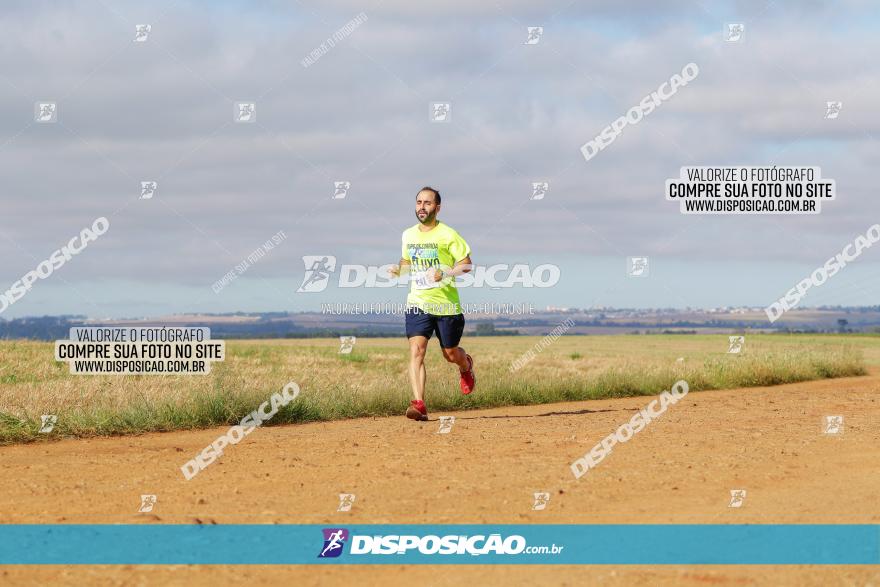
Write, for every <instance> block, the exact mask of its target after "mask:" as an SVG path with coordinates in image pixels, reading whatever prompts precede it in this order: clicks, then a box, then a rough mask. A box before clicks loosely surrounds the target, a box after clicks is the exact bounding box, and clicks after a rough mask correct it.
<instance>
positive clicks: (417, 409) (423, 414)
mask: <svg viewBox="0 0 880 587" xmlns="http://www.w3.org/2000/svg"><path fill="white" fill-rule="evenodd" d="M406 417H407V418H409V419H410V420H420V421H424V420H427V419H428V408H426V407H425V402H423V401H422V400H420V399H414V400H412V401H411V402H410V403H409V407H408V408H407V409H406Z"/></svg>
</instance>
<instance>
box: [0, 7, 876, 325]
mask: <svg viewBox="0 0 880 587" xmlns="http://www.w3.org/2000/svg"><path fill="white" fill-rule="evenodd" d="M661 5H662V8H661V7H660V6H661ZM361 14H362V16H361V20H362V21H363V22H362V23H361V24H359V25H358V26H357V27H356V28H355V29H354V30H353V31H351V33H350V34H348V35H347V36H345V34H343V35H341V36H344V38H342V40H340V41H337V42H335V46H333V47H332V48H330V49H329V51H327V52H326V53H325V54H323V55H321V56H320V58H319V59H317V61H315V62H314V63H312V64H311V65H309V66H308V67H305V66H304V65H303V63H302V60H303V59H304V58H305V57H306V56H308V55H309V54H310V53H312V51H314V50H315V49H316V48H317V47H319V46H320V45H321V43H322V42H324V41H325V40H326V39H327V38H328V37H331V36H332V35H333V34H334V32H336V31H337V30H338V29H340V27H343V26H344V25H345V24H346V23H347V22H349V21H351V20H352V19H355V18H357V17H358V15H361ZM364 19H365V20H364ZM727 23H743V24H744V35H743V38H742V40H741V41H740V42H735V43H732V42H726V41H725V39H724V29H725V26H726V24H727ZM138 24H149V25H150V26H151V29H150V32H149V35H148V36H147V39H146V40H145V41H144V42H134V38H135V27H136V25H138ZM530 26H542V27H544V29H543V35H542V37H541V39H540V41H539V42H538V43H536V44H525V43H524V41H525V40H526V38H527V27H530ZM878 26H880V9H878V7H877V5H876V4H874V3H871V2H856V1H848V2H830V1H829V2H821V1H812V2H809V1H807V2H803V1H801V2H793V1H792V2H783V1H776V2H772V1H771V2H765V1H763V0H761V1H757V2H711V1H706V2H704V1H700V0H688V1H684V0H683V1H680V2H675V1H672V2H664V3H657V2H647V1H641V0H639V1H634V2H618V1H612V0H608V1H590V0H579V1H575V2H570V1H569V0H562V1H558V2H542V3H534V2H526V1H525V0H522V1H520V0H515V1H507V2H502V1H499V2H497V3H496V2H493V1H489V2H472V1H467V2H465V1H462V0H443V1H430V2H410V1H404V0H384V1H383V0H375V1H372V2H359V1H355V0H330V1H326V0H325V1H323V2H294V1H291V2H281V1H277V2H274V1H262V2H239V1H223V2H207V1H205V2H185V1H180V2H174V1H167V2H149V3H147V2H139V3H133V2H117V1H112V2H111V1H110V0H106V1H96V2H85V1H82V2H65V1H57V2H44V1H40V0H29V1H27V2H4V7H3V13H2V15H0V89H2V91H0V103H2V104H0V105H2V107H0V169H2V177H3V180H4V181H3V184H2V188H0V189H2V191H0V194H2V196H0V197H2V212H0V258H2V259H3V262H2V264H0V293H2V292H3V291H6V289H7V288H9V287H10V286H11V285H12V284H13V283H14V282H15V281H16V280H18V279H20V278H21V277H22V276H23V275H24V274H25V273H27V272H28V271H30V270H32V269H34V268H35V267H36V266H37V265H38V264H39V263H40V262H41V261H43V260H45V259H47V258H48V257H49V256H50V255H51V254H52V252H53V251H55V250H56V249H58V248H60V247H61V246H63V245H64V244H65V243H67V242H68V241H69V240H70V239H71V238H72V237H73V236H75V235H76V234H78V233H79V231H80V230H81V229H82V228H83V227H85V226H88V225H91V224H92V222H93V221H94V219H95V218H98V217H101V216H104V217H107V218H108V219H109V221H110V229H109V230H108V231H107V233H106V234H104V235H103V236H101V237H100V238H99V239H98V240H97V241H95V242H94V243H91V244H90V245H89V246H88V248H87V249H86V250H84V251H83V252H81V253H80V254H78V255H76V256H75V257H73V258H72V259H71V260H70V261H69V262H67V263H66V264H65V265H64V266H63V267H61V268H60V269H58V270H57V271H55V272H54V273H53V274H52V275H51V276H50V277H49V278H47V279H44V280H39V281H37V282H36V283H35V284H34V286H33V288H32V289H31V290H30V291H28V293H27V294H26V295H25V296H24V297H23V298H21V299H19V300H18V301H16V302H15V303H14V304H12V305H10V306H9V307H8V308H7V309H6V310H5V311H4V312H3V313H2V314H0V317H2V318H7V319H9V318H14V317H19V316H25V315H42V314H85V315H88V316H92V317H110V316H113V317H121V316H144V315H146V316H155V315H160V314H166V313H176V312H194V311H202V312H227V311H238V310H243V311H270V310H273V311H281V310H290V311H299V310H318V309H319V308H320V303H321V302H325V301H351V302H358V301H360V302H363V301H402V300H403V298H404V296H405V291H404V290H402V289H400V290H395V289H392V290H389V289H378V290H377V289H359V290H350V289H344V290H343V289H337V288H335V287H333V286H331V287H329V288H328V289H327V290H326V291H325V292H323V293H321V294H297V293H296V289H297V287H298V286H299V285H300V283H301V282H302V280H303V276H304V266H303V261H302V257H303V256H304V255H332V256H335V257H336V258H337V262H338V263H339V264H367V265H369V264H377V265H378V264H382V263H388V262H394V261H396V260H397V259H398V257H399V253H400V233H401V231H402V230H403V229H404V228H406V227H408V226H411V225H412V224H414V222H415V218H414V215H413V206H414V199H415V194H416V192H417V191H418V188H420V187H421V186H423V185H426V184H430V185H434V186H435V187H437V188H438V189H439V190H440V191H441V193H442V194H443V208H442V211H441V214H440V218H441V219H442V220H444V221H445V222H447V223H448V224H450V225H451V226H453V227H454V228H456V229H457V230H458V231H459V232H460V233H461V234H462V235H463V236H464V238H465V239H466V240H467V241H468V242H469V243H470V245H471V248H472V251H473V253H472V258H473V260H474V262H476V263H478V264H493V263H508V264H512V263H530V264H532V265H537V264H540V263H554V264H556V265H558V266H559V267H560V271H561V277H560V280H559V283H558V284H557V285H556V286H555V287H553V288H546V289H527V288H512V289H503V290H488V289H486V290H476V289H470V290H468V291H467V293H463V301H472V302H477V301H497V302H504V303H508V302H524V303H534V304H535V305H536V306H537V307H543V306H545V305H548V304H552V305H557V306H577V307H589V306H602V305H605V306H617V307H624V306H626V307H670V306H671V307H685V306H691V307H714V306H722V305H752V306H766V305H767V304H769V303H770V302H772V301H773V300H774V299H776V298H778V297H780V296H781V295H783V294H784V293H785V291H786V290H788V289H789V288H791V287H792V286H794V285H795V284H796V283H797V282H798V281H800V280H801V279H803V278H804V277H806V276H807V275H808V274H809V273H810V272H812V271H813V269H815V268H816V267H818V266H820V265H822V264H823V263H824V262H825V261H826V260H827V259H828V258H829V257H831V256H833V255H834V254H836V253H838V252H839V251H840V250H841V249H842V248H843V247H844V246H845V245H846V244H847V243H849V242H852V241H853V239H854V238H855V237H856V236H857V235H858V234H863V233H864V232H865V231H866V230H867V228H868V227H869V226H871V225H872V224H875V223H877V222H880V204H878V200H877V198H878V194H877V190H876V179H875V177H874V174H875V173H876V172H877V170H878V168H880V165H878V164H880V141H878V139H880V128H878V127H880V114H878V111H877V108H876V104H877V102H878V101H880V82H878V79H880V76H878V73H880V71H878V69H880V66H878V63H877V59H876V55H877V54H878V52H880V40H878V35H877V31H878ZM689 62H694V63H697V64H698V65H699V70H700V73H699V76H698V77H697V79H695V80H694V81H692V82H691V83H690V84H688V85H687V86H686V87H684V88H682V89H680V90H679V91H678V93H677V94H676V95H675V96H673V97H672V98H671V99H669V100H668V101H666V102H664V103H663V104H662V105H661V106H660V107H658V108H657V109H656V110H655V111H654V112H652V113H651V114H650V115H648V116H646V117H645V118H644V119H643V120H642V121H641V122H640V123H639V124H637V125H631V126H628V127H627V128H625V129H624V131H623V132H622V133H621V135H620V136H619V137H618V138H617V139H616V140H615V141H614V143H613V144H611V145H610V146H608V148H606V149H605V150H603V151H602V152H601V153H600V154H599V155H597V156H596V157H595V158H593V159H591V160H590V161H586V160H585V159H584V157H583V156H582V155H581V153H580V150H579V149H580V146H581V145H582V144H584V143H585V142H586V141H588V140H589V139H591V138H593V137H595V136H596V135H597V134H598V133H599V132H600V131H601V130H602V129H603V128H604V127H606V126H607V125H609V124H610V123H611V122H612V121H613V120H615V119H616V118H617V117H619V116H621V115H624V114H625V113H626V111H627V110H628V109H630V108H631V107H632V106H635V105H637V104H638V103H639V101H640V100H641V99H642V98H643V97H644V96H646V95H648V94H649V93H650V92H652V91H654V90H656V89H657V87H658V86H659V85H660V84H661V83H662V82H664V81H666V80H668V79H669V78H670V77H671V76H672V75H673V74H675V73H677V72H680V71H681V69H682V68H683V67H684V65H685V64H687V63H689ZM827 101H840V102H842V103H843V107H842V110H841V113H840V115H839V117H838V118H837V119H833V120H831V119H826V118H825V110H826V102H827ZM39 102H54V103H56V104H57V121H56V122H54V123H46V124H43V123H37V122H35V120H34V108H35V103H39ZM236 102H254V103H255V104H256V121H255V122H253V123H239V122H235V120H234V119H235V117H234V113H235V104H236ZM432 102H449V103H450V104H451V117H450V121H449V122H446V123H437V122H432V121H431V120H430V118H429V111H430V104H431V103H432ZM685 165H710V166H717V165H755V166H759V165H760V166H764V165H779V166H783V165H797V166H818V167H821V169H822V174H823V176H824V177H828V178H833V179H835V180H836V183H837V190H838V196H837V199H836V200H835V201H830V202H825V203H824V205H823V207H822V212H821V214H819V215H815V216H803V215H802V216H798V215H782V216H767V215H738V216H710V215H706V216H691V215H689V216H685V215H682V214H681V213H680V212H679V210H678V205H677V204H676V203H673V202H667V201H665V199H664V194H663V190H664V181H665V180H666V179H667V178H671V177H676V176H677V175H678V171H679V168H680V167H682V166H685ZM142 181H156V182H157V183H158V190H157V191H156V193H155V195H154V197H152V198H150V199H140V195H141V182H142ZM335 181H349V182H351V188H350V189H349V191H348V194H347V196H346V197H345V198H343V199H333V197H332V196H333V194H334V182H335ZM534 181H547V182H549V185H550V189H549V192H548V193H547V195H546V196H545V197H544V198H543V199H540V200H534V199H531V196H532V182H534ZM278 231H284V234H286V235H287V238H286V240H284V241H283V242H282V243H281V244H279V245H278V246H277V247H276V248H275V249H273V250H272V251H271V252H270V253H269V254H267V255H266V256H265V257H264V258H262V259H261V260H259V261H258V262H257V263H255V264H254V265H253V266H252V267H250V268H249V269H248V270H247V272H246V273H245V274H243V275H241V276H239V277H238V278H237V279H235V280H234V281H233V282H232V283H230V284H229V285H227V286H226V287H225V288H223V289H222V291H220V292H219V293H215V292H214V291H213V289H212V285H213V284H214V283H215V282H216V281H217V280H219V279H220V278H222V277H223V275H224V274H227V273H228V272H229V271H231V270H234V268H235V266H236V265H238V264H239V263H241V262H242V260H243V259H245V258H246V257H247V256H248V255H249V254H250V253H251V252H252V251H253V250H254V249H256V248H257V247H259V246H260V245H261V244H262V243H263V242H265V241H266V240H268V239H270V238H271V237H272V235H274V234H276V233H278ZM877 249H880V247H875V248H872V249H868V250H867V251H866V252H865V253H864V254H863V255H862V256H861V257H860V258H859V259H858V260H857V261H855V262H854V263H852V264H851V265H850V266H848V267H846V268H845V269H844V270H843V271H841V272H840V273H838V274H837V275H836V276H834V277H833V278H832V279H831V280H829V281H828V282H827V283H825V284H824V285H823V286H822V287H820V288H814V289H813V290H811V291H810V292H809V294H808V295H807V297H805V299H804V301H803V302H802V303H803V304H804V305H810V306H813V305H822V304H844V305H862V304H865V305H867V304H877V303H878V299H880V297H878V293H880V250H877ZM628 256H647V257H648V258H649V265H650V272H649V275H648V276H647V277H643V278H631V277H627V275H626V259H627V257H628Z"/></svg>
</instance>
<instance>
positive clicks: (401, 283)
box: [296, 255, 560, 293]
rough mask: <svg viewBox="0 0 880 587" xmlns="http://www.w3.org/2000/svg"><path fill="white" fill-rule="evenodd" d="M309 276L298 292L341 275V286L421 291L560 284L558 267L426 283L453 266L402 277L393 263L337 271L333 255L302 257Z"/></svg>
mask: <svg viewBox="0 0 880 587" xmlns="http://www.w3.org/2000/svg"><path fill="white" fill-rule="evenodd" d="M302 260H303V265H304V266H305V275H304V276H303V280H302V284H301V285H300V286H299V288H298V289H297V290H296V291H297V293H318V292H321V291H324V290H325V289H326V288H327V285H328V284H329V283H330V281H331V278H330V276H331V275H333V274H338V278H337V283H336V285H337V287H409V286H410V281H411V280H415V281H416V284H417V287H418V288H419V289H425V288H432V287H443V286H446V285H448V284H449V283H450V282H452V281H453V280H454V281H455V287H489V288H492V289H497V288H507V287H516V286H520V287H553V286H554V285H556V284H557V283H558V282H559V275H560V270H559V267H558V266H557V265H553V264H550V263H543V264H540V265H536V266H535V267H534V268H533V267H531V266H530V265H528V264H527V263H516V264H513V265H509V264H507V263H496V264H494V265H469V266H468V268H469V269H470V270H471V271H470V272H467V273H463V274H461V275H457V276H451V275H444V276H443V277H442V278H441V279H440V280H439V281H436V282H433V283H432V282H431V280H428V281H425V282H424V283H422V281H420V276H422V274H424V273H425V272H426V271H434V270H435V269H436V270H441V271H443V272H448V271H449V270H451V269H452V268H451V267H447V266H445V265H436V266H435V267H432V268H431V269H428V270H425V271H411V272H407V271H406V270H405V271H404V272H403V273H402V274H401V275H400V276H399V277H396V276H393V275H392V274H391V273H389V269H391V268H392V267H397V266H396V265H394V264H393V263H389V264H386V265H348V264H345V265H340V266H339V267H338V269H337V263H336V257H334V256H333V255H305V256H303V258H302Z"/></svg>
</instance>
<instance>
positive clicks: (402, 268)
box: [388, 258, 412, 277]
mask: <svg viewBox="0 0 880 587" xmlns="http://www.w3.org/2000/svg"><path fill="white" fill-rule="evenodd" d="M410 265H412V263H410V261H409V260H407V259H403V258H401V259H400V263H399V264H398V265H392V266H391V267H389V268H388V275H391V276H393V277H400V275H401V274H403V275H406V274H407V273H409V270H410Z"/></svg>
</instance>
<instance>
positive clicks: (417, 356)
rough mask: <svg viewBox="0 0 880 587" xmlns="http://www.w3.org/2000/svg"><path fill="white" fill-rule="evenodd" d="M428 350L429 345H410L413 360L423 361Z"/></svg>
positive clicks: (410, 354)
mask: <svg viewBox="0 0 880 587" xmlns="http://www.w3.org/2000/svg"><path fill="white" fill-rule="evenodd" d="M427 350H428V347H423V346H419V345H412V346H411V347H409V356H410V358H412V359H413V360H417V361H421V360H423V359H424V358H425V352H426V351H427Z"/></svg>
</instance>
